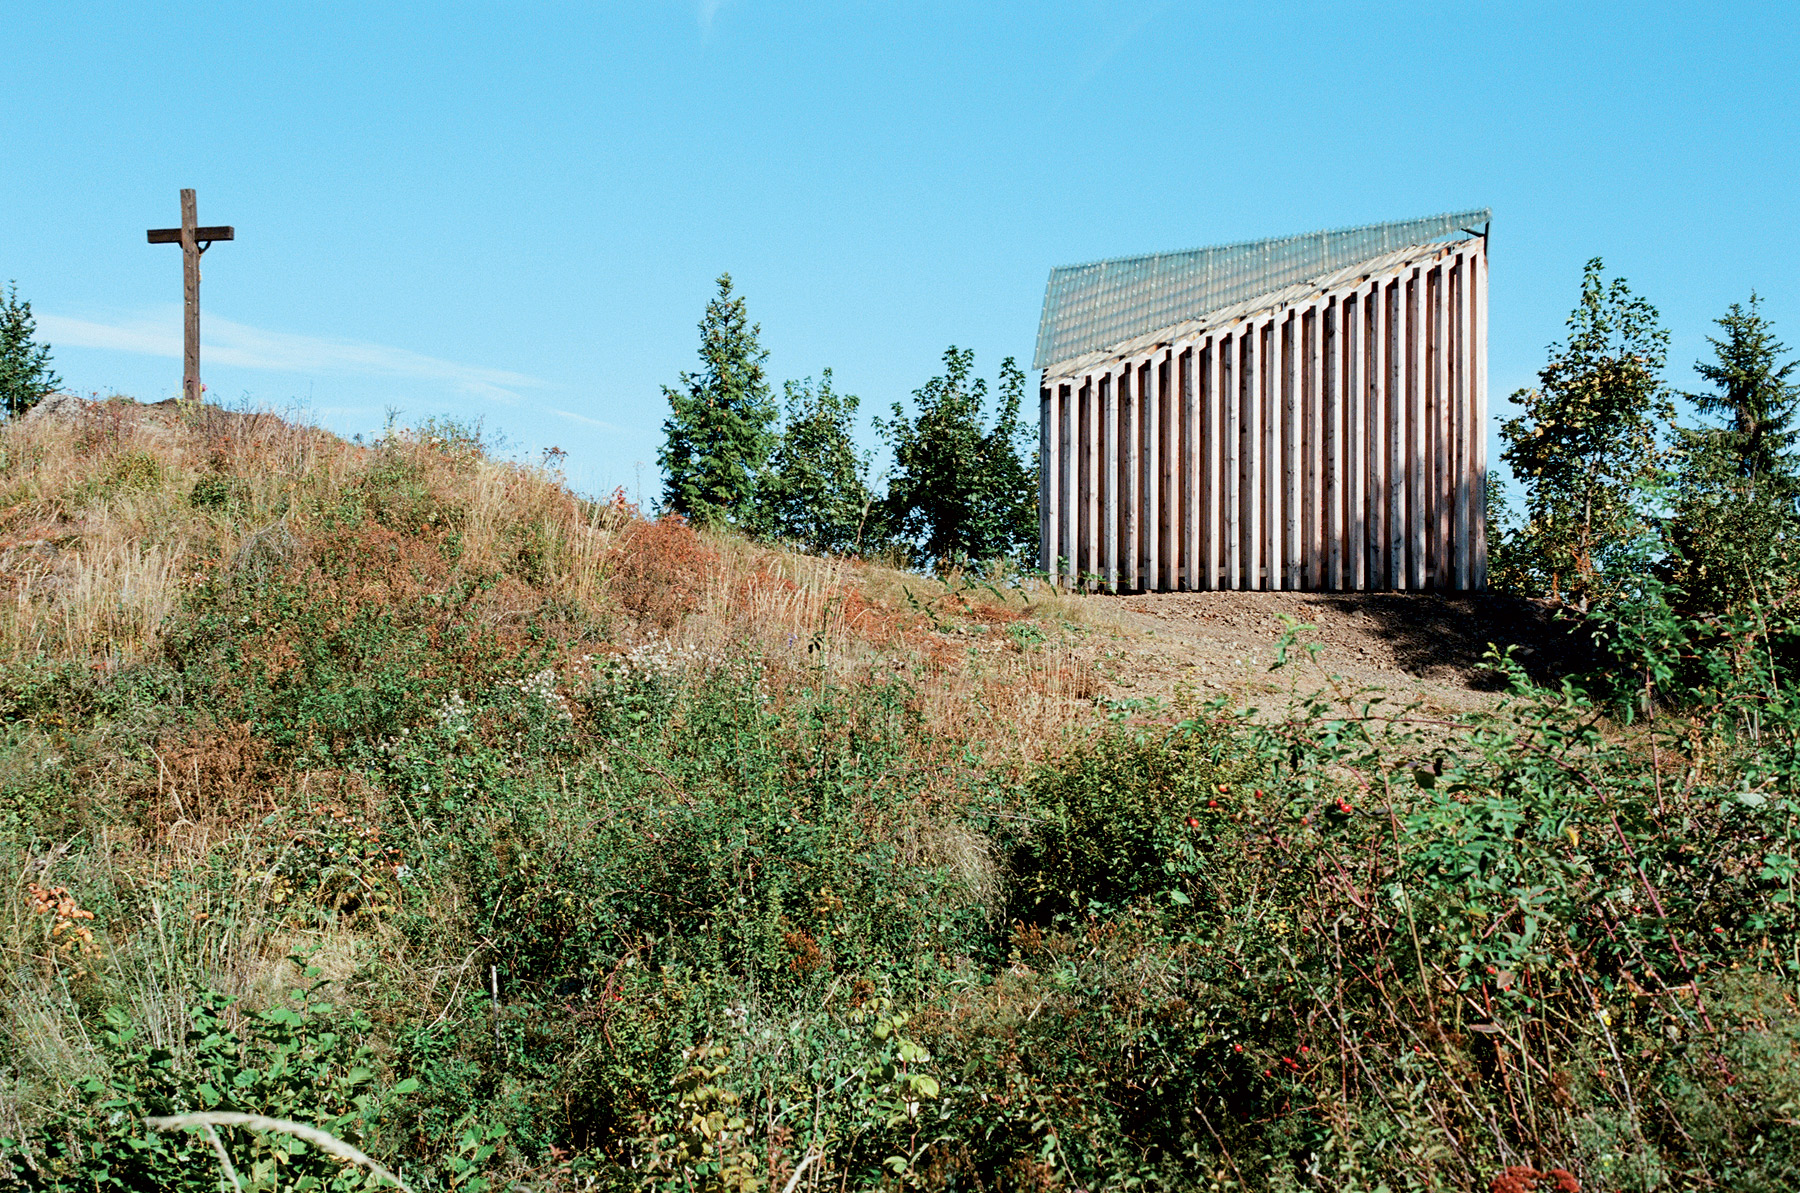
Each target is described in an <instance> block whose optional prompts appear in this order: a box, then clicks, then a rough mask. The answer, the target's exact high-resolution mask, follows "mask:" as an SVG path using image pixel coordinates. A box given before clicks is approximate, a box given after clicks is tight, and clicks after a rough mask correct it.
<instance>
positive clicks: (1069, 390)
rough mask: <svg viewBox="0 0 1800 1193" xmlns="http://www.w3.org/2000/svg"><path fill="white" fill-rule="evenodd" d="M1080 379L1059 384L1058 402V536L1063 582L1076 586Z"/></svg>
mask: <svg viewBox="0 0 1800 1193" xmlns="http://www.w3.org/2000/svg"><path fill="white" fill-rule="evenodd" d="M1080 384H1081V382H1080V381H1078V380H1076V379H1075V378H1073V377H1071V378H1069V379H1068V380H1067V381H1064V382H1060V383H1058V385H1057V387H1056V388H1057V394H1056V398H1057V402H1058V403H1059V404H1060V408H1061V411H1062V529H1061V530H1060V531H1059V533H1058V537H1059V538H1061V540H1062V565H1061V570H1062V578H1063V583H1065V584H1067V585H1068V586H1069V587H1071V588H1073V587H1074V585H1075V582H1076V581H1077V580H1078V579H1079V578H1080V567H1081V538H1080V536H1079V530H1080V515H1079V506H1080V492H1081V490H1080V483H1079V481H1078V479H1077V477H1076V471H1075V470H1076V466H1077V464H1078V462H1079V460H1080V455H1079V451H1078V449H1079V448H1080V444H1079V443H1077V442H1076V433H1077V431H1078V430H1079V428H1080V420H1078V419H1077V418H1076V417H1075V415H1076V406H1077V404H1078V397H1077V394H1076V387H1077V386H1079V385H1080Z"/></svg>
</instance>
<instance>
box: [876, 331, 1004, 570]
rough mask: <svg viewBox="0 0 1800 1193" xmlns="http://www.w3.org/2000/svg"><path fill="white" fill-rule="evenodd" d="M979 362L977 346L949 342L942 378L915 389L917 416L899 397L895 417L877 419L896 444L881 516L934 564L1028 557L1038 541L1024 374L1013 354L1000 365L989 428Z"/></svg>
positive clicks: (984, 389) (934, 378) (887, 435)
mask: <svg viewBox="0 0 1800 1193" xmlns="http://www.w3.org/2000/svg"><path fill="white" fill-rule="evenodd" d="M974 363H975V353H974V352H973V351H972V350H967V349H962V350H959V349H957V348H956V347H955V346H952V347H951V348H950V349H949V350H947V351H946V352H945V353H944V372H943V375H942V376H938V377H933V378H932V379H931V380H930V381H928V382H926V383H925V385H923V386H922V387H920V388H919V389H917V390H915V391H914V392H913V402H914V404H915V406H916V407H917V410H918V413H917V415H916V416H915V417H913V418H911V419H909V418H908V417H907V416H906V412H905V410H904V409H903V408H902V407H901V405H900V403H898V402H896V403H894V407H893V412H894V416H893V419H892V420H891V421H884V422H881V423H880V424H878V425H879V426H880V428H881V430H882V433H883V434H884V435H885V436H886V437H887V439H888V442H889V443H890V444H891V445H892V447H893V451H894V472H893V475H892V477H891V478H890V480H889V482H888V492H887V498H886V500H885V501H884V502H883V503H882V508H883V516H884V521H885V524H886V525H887V527H888V528H889V530H890V531H891V532H892V533H893V534H894V535H895V537H897V538H900V539H903V540H906V541H909V542H910V543H912V544H913V545H914V546H915V547H916V548H917V550H918V551H919V553H920V554H921V556H922V557H923V558H924V559H926V560H928V561H931V562H935V563H947V562H956V561H961V560H995V559H1005V560H1009V561H1013V562H1024V561H1026V560H1027V559H1028V558H1029V555H1030V552H1031V551H1032V549H1033V547H1034V546H1035V544H1036V541H1037V471H1036V468H1035V467H1034V464H1035V458H1034V457H1030V456H1028V455H1027V453H1026V438H1027V437H1026V432H1025V429H1024V427H1023V426H1022V425H1021V423H1020V407H1021V405H1022V402H1023V395H1024V390H1025V374H1024V373H1023V372H1022V371H1021V370H1020V369H1019V367H1018V365H1017V364H1016V363H1014V361H1013V360H1012V358H1011V357H1008V358H1007V359H1006V360H1005V361H1004V362H1003V363H1002V364H1001V366H1000V387H999V388H1000V395H999V397H1000V400H999V408H998V410H997V412H996V417H995V420H994V424H993V426H991V427H989V426H987V425H986V421H985V410H986V406H987V382H986V381H984V380H981V379H979V378H976V377H974V376H973V371H974ZM1028 460H1030V461H1031V462H1030V463H1028V462H1027V461H1028Z"/></svg>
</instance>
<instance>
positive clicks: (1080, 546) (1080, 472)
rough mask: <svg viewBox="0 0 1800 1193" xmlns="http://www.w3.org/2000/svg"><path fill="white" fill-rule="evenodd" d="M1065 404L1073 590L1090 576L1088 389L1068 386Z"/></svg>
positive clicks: (1081, 384) (1078, 382)
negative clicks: (1071, 471) (1069, 410)
mask: <svg viewBox="0 0 1800 1193" xmlns="http://www.w3.org/2000/svg"><path fill="white" fill-rule="evenodd" d="M1069 401H1070V403H1071V404H1072V405H1073V407H1074V427H1073V429H1072V430H1071V431H1070V432H1069V451H1070V452H1071V453H1072V454H1073V455H1074V457H1075V482H1074V485H1073V486H1072V487H1071V488H1070V489H1069V575H1070V576H1071V577H1072V578H1073V579H1074V582H1075V587H1076V589H1077V590H1080V589H1084V588H1085V587H1086V586H1087V578H1088V576H1089V575H1091V574H1092V569H1091V568H1089V567H1088V560H1087V522H1088V519H1087V493H1088V478H1089V475H1090V474H1089V472H1088V441H1087V417H1088V389H1087V381H1086V379H1085V378H1082V377H1076V378H1073V379H1072V380H1071V381H1070V382H1069Z"/></svg>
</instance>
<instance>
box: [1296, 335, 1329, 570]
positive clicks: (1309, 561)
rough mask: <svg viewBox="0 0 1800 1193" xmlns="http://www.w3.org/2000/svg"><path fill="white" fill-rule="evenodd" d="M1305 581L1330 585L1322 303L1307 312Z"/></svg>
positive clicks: (1302, 530)
mask: <svg viewBox="0 0 1800 1193" xmlns="http://www.w3.org/2000/svg"><path fill="white" fill-rule="evenodd" d="M1305 417H1306V515H1305V523H1306V524H1305V526H1303V527H1302V528H1301V532H1302V533H1303V534H1304V535H1305V537H1306V585H1307V587H1308V588H1311V589H1313V590H1314V591H1315V592H1316V591H1321V590H1323V589H1325V588H1326V587H1328V586H1329V575H1330V573H1329V571H1328V569H1327V566H1326V561H1325V489H1326V478H1325V304H1324V303H1323V302H1317V301H1315V302H1314V303H1313V304H1312V307H1311V309H1310V310H1309V311H1307V314H1306V415H1305Z"/></svg>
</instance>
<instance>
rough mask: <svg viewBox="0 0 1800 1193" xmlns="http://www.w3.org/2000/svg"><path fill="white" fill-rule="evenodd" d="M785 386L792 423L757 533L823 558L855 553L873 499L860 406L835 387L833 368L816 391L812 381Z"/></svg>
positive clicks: (771, 472) (762, 495)
mask: <svg viewBox="0 0 1800 1193" xmlns="http://www.w3.org/2000/svg"><path fill="white" fill-rule="evenodd" d="M785 388H786V406H787V423H786V425H785V426H784V427H783V428H782V431H781V439H780V441H779V442H777V443H776V445H775V451H774V453H773V454H772V455H771V456H770V457H769V467H768V471H767V472H765V473H764V474H763V479H762V484H761V487H760V488H759V489H758V493H757V506H758V509H759V511H760V514H759V517H758V519H757V522H758V529H759V530H760V531H761V532H762V533H764V534H766V535H769V536H770V537H772V538H778V539H784V540H786V541H788V542H791V543H793V544H795V545H796V546H798V547H801V548H802V549H804V550H807V551H811V552H814V553H816V554H821V555H838V554H844V553H846V552H851V551H855V550H857V549H858V548H859V547H860V546H861V545H862V543H863V542H864V541H865V537H864V536H865V532H866V530H867V528H868V527H867V523H868V519H869V513H870V507H871V505H872V504H873V500H874V499H873V497H872V495H871V494H870V492H869V484H868V476H869V461H868V458H867V457H866V456H863V455H859V454H858V453H857V450H856V442H855V439H854V423H855V419H856V410H857V407H858V406H859V405H860V404H861V403H860V402H859V400H858V399H857V397H856V395H854V394H840V393H838V392H837V391H835V390H833V389H832V388H831V370H830V369H826V370H825V371H824V373H823V374H821V375H820V377H819V380H818V383H817V384H816V385H815V384H814V383H813V381H812V379H811V378H808V379H807V380H805V381H789V382H788V383H787V385H786V387H785Z"/></svg>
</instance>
